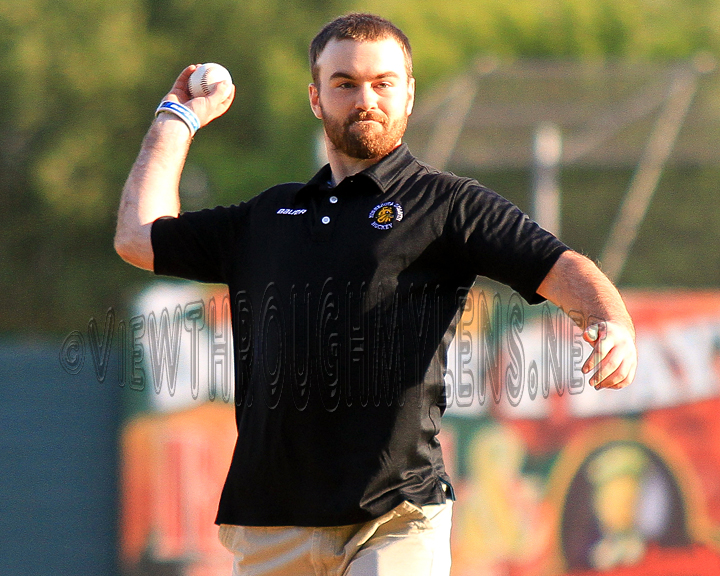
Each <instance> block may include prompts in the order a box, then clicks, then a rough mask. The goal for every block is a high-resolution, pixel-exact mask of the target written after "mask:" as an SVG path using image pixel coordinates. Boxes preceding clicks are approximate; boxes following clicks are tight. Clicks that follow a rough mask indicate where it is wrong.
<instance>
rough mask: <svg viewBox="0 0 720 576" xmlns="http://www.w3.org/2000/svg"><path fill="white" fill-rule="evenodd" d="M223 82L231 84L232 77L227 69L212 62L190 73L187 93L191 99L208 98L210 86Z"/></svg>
mask: <svg viewBox="0 0 720 576" xmlns="http://www.w3.org/2000/svg"><path fill="white" fill-rule="evenodd" d="M223 80H228V81H229V82H232V77H231V76H230V72H228V71H227V68H225V67H224V66H221V65H220V64H215V63H214V62H208V63H207V64H202V65H201V66H198V68H197V70H195V72H193V73H192V75H191V76H190V80H188V91H189V92H190V96H191V97H192V98H197V97H198V96H208V95H209V94H210V91H211V89H212V88H211V86H212V85H213V84H216V83H218V82H222V81H223Z"/></svg>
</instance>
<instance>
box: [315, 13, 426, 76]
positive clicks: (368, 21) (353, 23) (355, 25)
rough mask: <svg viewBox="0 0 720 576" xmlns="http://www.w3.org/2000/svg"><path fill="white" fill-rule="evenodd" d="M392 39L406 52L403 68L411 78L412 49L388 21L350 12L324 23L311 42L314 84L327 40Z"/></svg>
mask: <svg viewBox="0 0 720 576" xmlns="http://www.w3.org/2000/svg"><path fill="white" fill-rule="evenodd" d="M386 38H393V39H394V40H396V41H397V43H398V44H400V47H401V48H402V50H403V52H404V53H405V69H406V70H407V75H408V78H412V49H411V48H410V40H408V37H407V36H405V34H404V33H403V31H402V30H400V28H398V27H397V26H395V25H394V24H393V23H392V22H390V21H389V20H386V19H385V18H381V17H380V16H376V15H375V14H363V13H357V12H355V13H352V14H346V15H345V16H340V17H338V18H335V20H333V21H332V22H329V23H328V24H326V25H325V26H324V27H323V29H322V30H320V32H318V34H317V36H315V38H313V41H312V42H311V43H310V71H311V73H312V77H313V82H314V83H315V84H316V85H319V78H318V66H317V61H318V58H319V57H320V53H321V52H322V51H323V50H324V49H325V46H327V44H328V42H330V40H356V41H358V42H375V41H377V40H384V39H386Z"/></svg>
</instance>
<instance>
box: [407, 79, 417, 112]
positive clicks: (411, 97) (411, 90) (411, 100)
mask: <svg viewBox="0 0 720 576" xmlns="http://www.w3.org/2000/svg"><path fill="white" fill-rule="evenodd" d="M414 104H415V78H409V79H408V102H407V106H406V108H405V109H406V111H407V115H408V116H410V114H412V111H413V105H414Z"/></svg>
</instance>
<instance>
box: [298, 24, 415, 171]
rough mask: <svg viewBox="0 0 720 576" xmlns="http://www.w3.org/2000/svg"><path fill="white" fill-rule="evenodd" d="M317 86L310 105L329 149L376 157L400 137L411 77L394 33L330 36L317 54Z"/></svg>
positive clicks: (412, 85) (408, 106)
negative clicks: (367, 38) (372, 37)
mask: <svg viewBox="0 0 720 576" xmlns="http://www.w3.org/2000/svg"><path fill="white" fill-rule="evenodd" d="M317 65H318V82H319V86H316V85H314V84H311V85H310V105H311V107H312V109H313V112H314V113H315V116H317V117H318V118H320V119H321V120H322V121H323V124H324V126H325V134H326V135H327V138H328V140H329V141H330V145H331V146H333V147H334V149H335V150H336V151H338V152H340V153H342V154H345V155H346V156H349V157H351V158H359V159H363V160H367V159H371V158H381V157H383V156H385V155H386V154H388V153H389V152H391V151H392V150H393V149H394V148H396V147H397V146H398V145H399V144H400V142H401V141H402V136H403V134H404V133H405V128H406V127H407V119H408V116H409V115H410V112H411V111H412V105H413V101H414V94H415V80H414V79H413V78H408V75H407V70H406V66H405V53H404V52H403V50H402V48H401V47H400V45H399V44H398V43H397V41H396V40H394V39H393V38H387V39H383V40H379V41H376V42H356V41H354V40H339V41H338V40H331V41H330V42H328V44H327V46H325V49H324V50H323V51H322V52H321V53H320V57H319V58H318V60H317Z"/></svg>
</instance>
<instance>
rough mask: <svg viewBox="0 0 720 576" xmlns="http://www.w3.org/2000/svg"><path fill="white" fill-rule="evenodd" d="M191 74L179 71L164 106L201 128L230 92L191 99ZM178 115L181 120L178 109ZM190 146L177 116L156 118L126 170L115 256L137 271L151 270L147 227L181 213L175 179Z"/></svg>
mask: <svg viewBox="0 0 720 576" xmlns="http://www.w3.org/2000/svg"><path fill="white" fill-rule="evenodd" d="M196 68H197V66H195V65H193V66H188V67H187V68H186V69H185V70H183V72H182V73H181V74H180V76H178V78H177V80H176V81H175V84H174V85H173V88H172V90H171V91H170V92H169V93H168V95H167V96H166V97H165V98H164V99H163V102H171V103H175V104H181V105H182V106H183V107H185V108H188V109H190V110H191V112H192V113H194V114H195V116H196V117H197V121H198V123H199V126H200V127H202V126H205V125H206V124H208V123H209V122H211V121H212V120H214V119H215V118H217V117H218V116H220V115H222V114H224V113H225V112H226V111H227V109H228V108H229V107H230V104H232V101H233V98H234V97H235V86H233V85H232V84H231V83H229V82H222V83H219V84H217V85H216V86H215V90H214V91H212V92H211V93H210V95H209V96H206V97H205V96H203V97H197V98H191V97H190V94H189V92H188V88H187V84H188V79H189V78H190V75H191V74H192V73H193V72H194V71H195V69H196ZM179 110H180V112H181V115H182V113H183V111H182V108H180V109H179ZM191 141H192V132H191V129H190V128H189V126H188V123H187V122H186V121H184V120H183V119H182V118H181V116H180V115H176V114H175V113H173V112H172V111H169V112H163V113H161V114H158V116H157V118H156V119H155V121H154V122H153V124H152V126H151V127H150V130H149V131H148V133H147V135H146V136H145V139H144V140H143V144H142V148H141V149H140V154H139V155H138V157H137V160H136V161H135V164H134V165H133V167H132V169H131V170H130V175H129V176H128V179H127V181H126V183H125V187H124V188H123V192H122V198H121V200H120V210H119V212H118V221H117V229H116V231H115V250H116V252H117V253H118V254H119V255H120V257H121V258H122V259H123V260H125V261H126V262H129V263H130V264H132V265H134V266H137V267H138V268H143V269H145V270H152V269H153V260H154V257H153V250H152V244H151V241H150V228H151V226H152V223H153V222H154V221H155V220H157V219H158V218H160V217H161V216H177V215H178V214H179V212H180V196H179V192H178V188H179V184H180V175H181V174H182V170H183V166H184V165H185V158H186V157H187V153H188V150H189V148H190V142H191Z"/></svg>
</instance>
